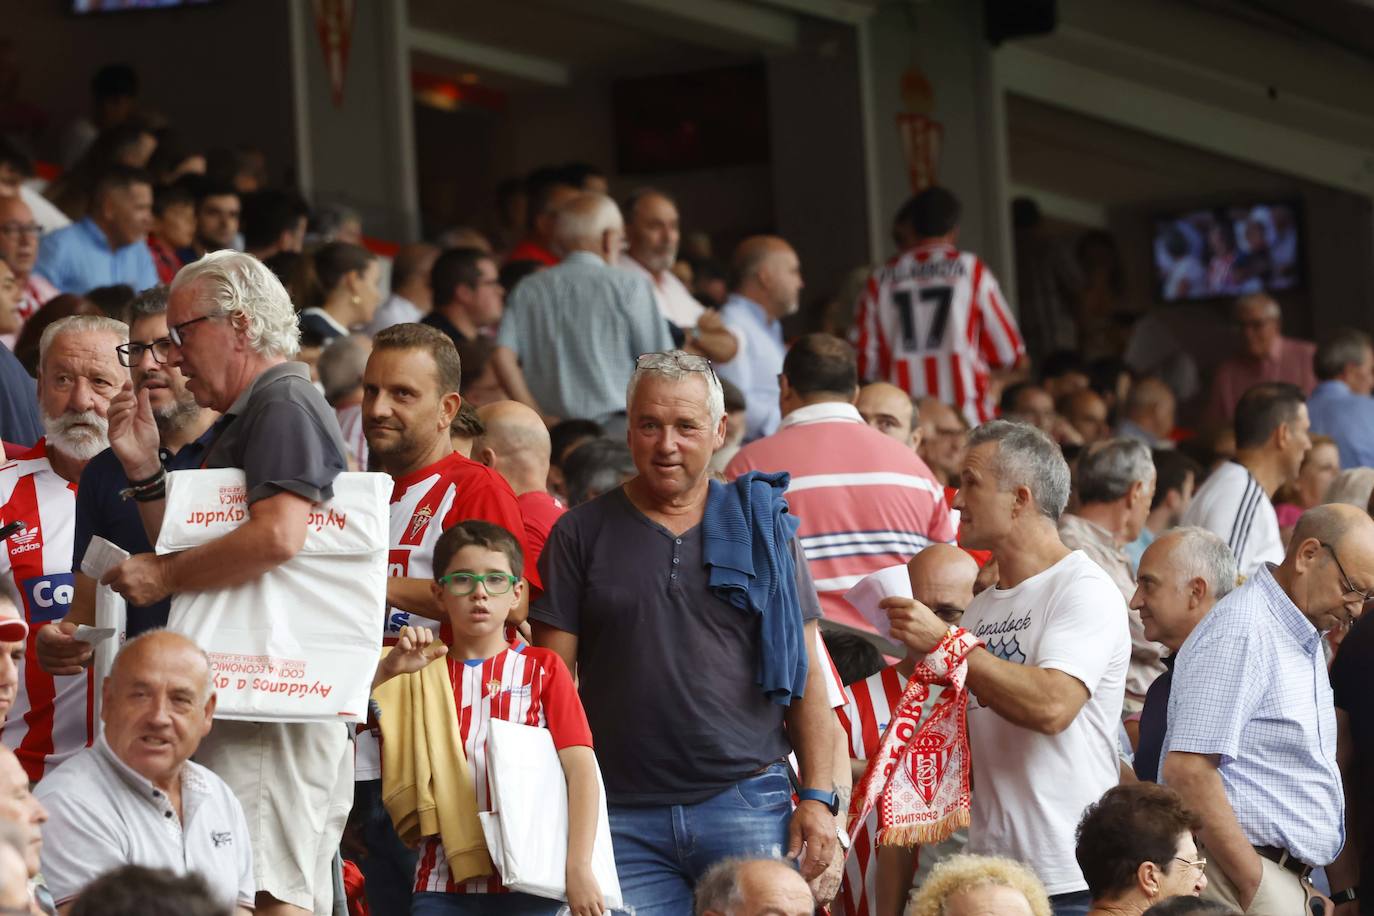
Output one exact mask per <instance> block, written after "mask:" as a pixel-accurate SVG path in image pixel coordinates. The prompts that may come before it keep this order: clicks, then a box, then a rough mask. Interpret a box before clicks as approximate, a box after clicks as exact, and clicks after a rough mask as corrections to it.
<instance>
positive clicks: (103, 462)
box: [72, 426, 215, 639]
mask: <svg viewBox="0 0 1374 916" xmlns="http://www.w3.org/2000/svg"><path fill="white" fill-rule="evenodd" d="M214 429H215V428H214V427H213V426H212V427H210V429H209V430H207V431H206V432H205V434H204V435H202V436H201V437H200V438H199V439H197V440H196V441H195V442H191V443H189V444H188V445H186V446H184V447H183V448H182V449H181V451H179V452H177V453H176V454H175V455H173V454H172V453H171V452H169V451H167V450H166V449H159V450H158V455H159V457H160V458H161V459H162V464H163V466H164V467H165V468H167V470H169V471H184V470H188V469H190V468H198V467H200V465H201V461H202V460H203V459H204V458H205V450H206V449H207V448H208V447H209V444H210V441H211V436H212V434H213V433H214ZM128 486H129V478H128V476H127V475H125V473H124V467H123V466H122V465H121V464H120V463H119V459H118V458H116V457H115V453H114V450H113V449H108V448H107V449H105V451H103V452H101V453H100V454H99V455H96V456H95V457H94V458H92V459H91V460H90V462H89V463H88V464H87V465H86V469H85V470H84V471H82V472H81V482H80V483H79V484H78V485H77V488H76V538H75V540H74V541H73V543H72V570H73V571H77V570H80V569H81V561H82V560H83V559H84V558H85V556H86V548H87V547H88V546H89V545H90V543H91V538H92V537H95V536H96V535H99V536H100V537H103V538H104V539H105V540H107V541H109V542H110V543H112V544H115V545H117V546H119V547H122V548H124V549H125V550H127V551H129V553H131V554H132V553H151V552H152V550H153V545H152V544H150V543H148V533H147V532H146V531H145V530H144V528H143V519H142V517H140V516H139V514H138V503H137V502H135V501H134V500H133V499H124V498H123V497H121V496H120V495H119V494H120V491H121V490H124V489H126V488H127V487H128ZM171 609H172V602H171V599H169V598H164V599H163V600H161V601H159V602H157V603H156V604H150V605H148V606H146V607H139V606H137V605H132V604H131V605H129V617H128V621H127V623H126V628H125V634H126V637H127V638H129V639H132V638H134V637H135V636H137V635H138V634H140V633H143V632H145V631H147V630H152V629H156V628H158V627H165V626H167V615H168V614H169V613H171Z"/></svg>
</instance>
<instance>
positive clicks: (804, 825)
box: [787, 800, 836, 881]
mask: <svg viewBox="0 0 1374 916" xmlns="http://www.w3.org/2000/svg"><path fill="white" fill-rule="evenodd" d="M835 842H836V839H835V815H833V814H831V813H830V809H829V808H827V807H826V806H825V805H822V804H821V803H820V802H818V801H805V800H803V801H802V802H801V803H800V804H798V805H797V810H795V811H793V812H792V822H791V823H790V824H789V825H788V827H787V858H789V859H796V860H797V865H798V868H799V869H800V870H801V876H802V877H803V878H805V879H806V880H807V881H810V880H811V879H812V878H815V877H817V876H818V875H820V873H821V872H823V871H825V869H826V866H828V865H829V864H830V859H831V857H832V856H834V854H835Z"/></svg>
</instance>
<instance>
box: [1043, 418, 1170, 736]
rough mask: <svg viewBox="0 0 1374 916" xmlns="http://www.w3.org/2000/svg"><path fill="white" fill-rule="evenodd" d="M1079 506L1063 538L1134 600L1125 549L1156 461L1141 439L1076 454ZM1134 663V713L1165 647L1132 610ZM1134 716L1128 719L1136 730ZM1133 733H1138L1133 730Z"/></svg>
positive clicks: (1146, 500) (1130, 698)
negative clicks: (1147, 632) (1150, 636)
mask: <svg viewBox="0 0 1374 916" xmlns="http://www.w3.org/2000/svg"><path fill="white" fill-rule="evenodd" d="M1076 476H1077V487H1078V489H1077V496H1078V506H1077V508H1078V511H1077V512H1075V513H1070V512H1066V513H1064V516H1063V517H1062V518H1060V519H1059V538H1060V540H1062V541H1063V542H1064V546H1065V547H1068V548H1069V549H1070V550H1081V551H1083V552H1084V553H1085V554H1087V555H1088V558H1089V559H1091V560H1092V561H1093V562H1094V563H1096V564H1097V565H1098V566H1101V567H1102V569H1103V571H1104V572H1106V574H1107V575H1108V576H1110V577H1111V579H1112V581H1113V582H1115V583H1116V587H1117V588H1119V589H1120V590H1121V597H1122V598H1123V599H1125V600H1126V601H1130V600H1131V596H1132V595H1133V594H1135V577H1134V576H1132V575H1131V561H1130V559H1129V558H1128V557H1127V556H1126V552H1125V550H1124V549H1123V548H1124V547H1125V546H1126V545H1127V544H1129V543H1131V542H1132V541H1134V540H1135V539H1136V538H1138V537H1140V532H1141V529H1143V528H1144V527H1145V520H1146V519H1147V518H1148V517H1149V515H1150V503H1151V502H1152V501H1153V500H1154V495H1155V465H1154V461H1153V460H1152V459H1151V458H1150V450H1149V449H1148V448H1146V447H1145V443H1143V442H1141V441H1139V440H1138V439H1108V440H1106V441H1105V442H1099V443H1097V444H1095V445H1090V446H1088V448H1087V449H1086V450H1085V451H1084V452H1083V454H1082V455H1080V456H1079V458H1078V471H1077V475H1076ZM1129 619H1130V624H1131V665H1130V667H1129V668H1128V669H1127V670H1126V703H1125V707H1124V711H1125V712H1126V713H1127V714H1128V715H1130V716H1133V715H1134V714H1135V713H1137V712H1139V711H1140V707H1141V704H1143V703H1144V702H1145V691H1147V690H1149V689H1150V684H1151V683H1153V682H1154V679H1155V678H1157V677H1159V676H1160V674H1162V673H1163V672H1164V663H1163V662H1162V661H1160V657H1161V656H1162V655H1163V650H1162V648H1161V647H1160V646H1159V644H1157V643H1153V642H1151V641H1150V640H1148V639H1146V638H1145V631H1144V628H1143V627H1142V626H1141V623H1140V616H1139V615H1138V614H1136V613H1135V612H1134V611H1131V612H1129ZM1134 730H1135V720H1134V718H1132V719H1130V720H1129V721H1128V722H1127V731H1128V732H1134ZM1131 737H1132V738H1134V737H1135V735H1134V734H1132V735H1131Z"/></svg>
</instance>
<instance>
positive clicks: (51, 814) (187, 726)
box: [35, 630, 254, 914]
mask: <svg viewBox="0 0 1374 916" xmlns="http://www.w3.org/2000/svg"><path fill="white" fill-rule="evenodd" d="M101 692H102V694H103V698H104V702H103V703H102V704H101V708H100V717H101V719H102V720H103V721H104V723H105V730H104V732H102V733H101V735H100V736H99V737H98V738H96V740H95V744H94V746H92V747H88V748H86V749H85V750H84V751H82V752H81V753H79V754H77V755H76V756H74V757H73V758H72V759H71V760H69V761H67V763H66V764H65V765H64V766H63V767H62V768H61V769H59V770H57V771H55V772H54V773H53V774H52V775H51V776H49V777H48V778H47V779H45V780H43V782H42V783H40V784H39V786H38V790H37V792H36V793H35V795H36V796H37V798H38V801H39V802H40V803H41V804H42V805H43V807H44V808H46V809H47V811H48V826H47V828H46V829H47V832H48V835H49V836H50V837H52V838H53V840H54V842H51V843H46V844H45V845H44V847H43V853H42V864H43V876H44V878H45V879H46V880H47V883H48V889H49V890H51V891H52V894H53V900H54V902H55V903H56V904H57V905H58V907H65V906H66V905H67V904H68V903H70V902H71V901H73V900H75V899H76V897H77V896H78V895H80V893H81V892H82V890H83V889H84V888H85V887H86V885H88V884H90V883H91V882H92V881H94V880H95V879H96V878H99V877H100V876H101V875H103V874H104V873H105V872H107V871H110V870H112V869H115V868H118V867H120V866H122V865H142V866H146V867H148V868H167V869H170V870H171V871H173V872H174V873H176V874H187V873H189V874H195V875H199V876H200V877H201V878H203V879H205V882H206V883H207V884H208V885H209V887H210V888H211V890H212V892H213V893H214V896H215V897H216V898H217V899H218V900H219V902H220V904H221V906H223V907H224V908H226V909H228V908H230V907H232V908H234V910H235V912H236V913H239V914H244V913H248V912H249V911H251V910H252V907H253V895H254V885H253V851H252V848H251V846H250V842H249V838H248V825H247V823H246V822H245V821H244V816H243V808H242V807H241V806H240V805H239V802H238V799H236V798H235V797H234V794H233V793H232V792H231V791H230V790H229V787H228V786H227V785H225V784H224V780H222V779H220V778H219V777H218V776H216V775H215V774H214V773H212V772H211V771H210V770H207V769H206V768H205V767H203V766H201V765H199V764H197V763H192V762H191V755H193V754H194V753H195V752H196V749H197V748H198V747H199V746H200V743H201V741H202V739H204V738H205V736H206V735H207V734H208V733H209V732H210V725H211V720H212V719H213V717H214V713H215V693H214V689H213V687H212V686H211V684H210V661H209V659H208V658H206V656H205V653H204V651H202V650H201V649H200V648H199V647H198V646H196V644H195V643H193V642H192V641H191V640H189V639H187V638H186V637H185V636H182V635H180V634H178V633H173V632H171V631H169V630H155V631H153V632H150V633H145V634H143V635H142V636H138V637H135V638H134V639H131V640H130V641H129V642H127V643H125V644H124V647H123V648H122V649H120V650H119V655H118V656H117V657H116V658H115V662H114V666H113V667H112V668H111V669H110V676H109V677H107V678H106V679H105V683H104V684H103V685H102V687H101ZM169 823H175V824H176V827H177V829H168V826H167V825H168V824H169Z"/></svg>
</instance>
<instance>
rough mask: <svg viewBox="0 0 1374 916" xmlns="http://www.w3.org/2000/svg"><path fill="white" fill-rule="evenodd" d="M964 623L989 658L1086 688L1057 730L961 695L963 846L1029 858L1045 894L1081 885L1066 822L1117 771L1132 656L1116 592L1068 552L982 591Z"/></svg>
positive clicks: (1070, 823) (1072, 824)
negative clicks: (966, 777)
mask: <svg viewBox="0 0 1374 916" xmlns="http://www.w3.org/2000/svg"><path fill="white" fill-rule="evenodd" d="M963 626H964V627H965V628H967V629H968V630H969V632H971V633H973V634H974V635H976V636H978V637H979V638H980V639H982V640H983V642H984V644H985V645H986V647H987V649H988V651H990V652H991V653H992V654H993V655H995V656H997V657H998V658H1000V659H1003V660H1004V661H1011V662H1016V663H1018V664H1024V665H1032V666H1035V667H1037V668H1052V669H1055V670H1057V671H1063V672H1064V673H1065V674H1068V675H1070V676H1072V677H1074V678H1076V679H1078V680H1079V681H1081V682H1082V683H1083V684H1084V686H1086V687H1087V688H1088V691H1089V693H1090V696H1089V698H1088V702H1087V703H1086V704H1085V705H1084V706H1083V708H1082V710H1080V711H1079V713H1078V715H1077V716H1076V717H1075V718H1074V720H1073V722H1072V723H1070V725H1069V727H1068V728H1066V729H1065V730H1064V731H1062V732H1060V733H1059V734H1057V735H1042V734H1040V733H1039V732H1035V731H1032V730H1030V729H1028V728H1022V727H1020V726H1018V725H1013V724H1012V723H1011V722H1008V721H1007V720H1006V719H1004V718H1002V717H1001V716H1000V715H998V714H997V713H995V712H993V711H992V710H991V709H990V708H988V707H986V706H983V705H982V704H981V703H979V701H978V698H977V697H974V696H970V697H969V712H968V726H969V740H970V743H971V747H972V751H973V812H972V814H973V823H972V825H971V827H970V828H969V852H975V853H981V854H986V855H999V856H1008V857H1010V858H1012V859H1017V860H1020V861H1022V862H1025V863H1027V864H1029V865H1030V866H1031V868H1032V869H1034V870H1035V873H1036V874H1037V875H1038V876H1039V877H1040V880H1041V881H1042V882H1043V883H1044V885H1045V889H1046V890H1047V891H1048V892H1049V893H1050V894H1051V895H1054V894H1066V893H1071V892H1074V891H1081V890H1085V889H1086V888H1087V884H1086V882H1084V880H1083V875H1082V873H1081V872H1080V871H1079V869H1078V862H1077V860H1076V859H1075V858H1074V852H1073V850H1074V830H1075V829H1076V828H1077V826H1078V820H1079V818H1080V817H1081V816H1082V814H1083V809H1085V808H1086V807H1087V806H1088V805H1090V804H1091V803H1093V802H1095V801H1097V800H1098V799H1099V798H1100V797H1101V796H1102V793H1103V792H1106V791H1107V790H1108V789H1110V788H1111V787H1112V786H1114V785H1116V784H1117V781H1118V779H1119V771H1118V769H1117V753H1116V742H1117V728H1118V722H1119V719H1120V716H1121V701H1122V697H1123V696H1124V694H1125V689H1126V669H1127V667H1128V666H1129V664H1130V660H1131V634H1130V629H1129V627H1128V625H1127V618H1126V602H1125V599H1123V598H1122V597H1121V590H1120V589H1119V588H1117V587H1116V584H1115V583H1114V582H1112V580H1111V578H1110V577H1108V575H1107V574H1106V573H1105V572H1103V571H1102V568H1101V567H1100V566H1098V565H1097V564H1096V563H1094V562H1093V561H1092V560H1090V559H1088V557H1087V556H1086V555H1085V554H1084V553H1083V552H1082V551H1081V550H1075V551H1074V552H1073V553H1071V554H1069V555H1068V556H1067V557H1065V558H1064V559H1062V560H1060V561H1059V562H1058V563H1056V564H1054V565H1053V566H1051V567H1050V568H1049V569H1047V570H1045V571H1044V572H1042V573H1039V574H1038V575H1035V576H1032V577H1031V578H1029V579H1027V580H1026V581H1024V582H1022V583H1021V584H1020V585H1017V586H1016V587H1015V588H1008V589H999V588H990V589H987V590H986V591H984V592H982V593H981V594H979V595H978V596H977V597H976V598H974V599H973V602H972V603H971V604H970V605H969V608H968V610H967V611H966V612H965V614H964V620H963Z"/></svg>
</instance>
